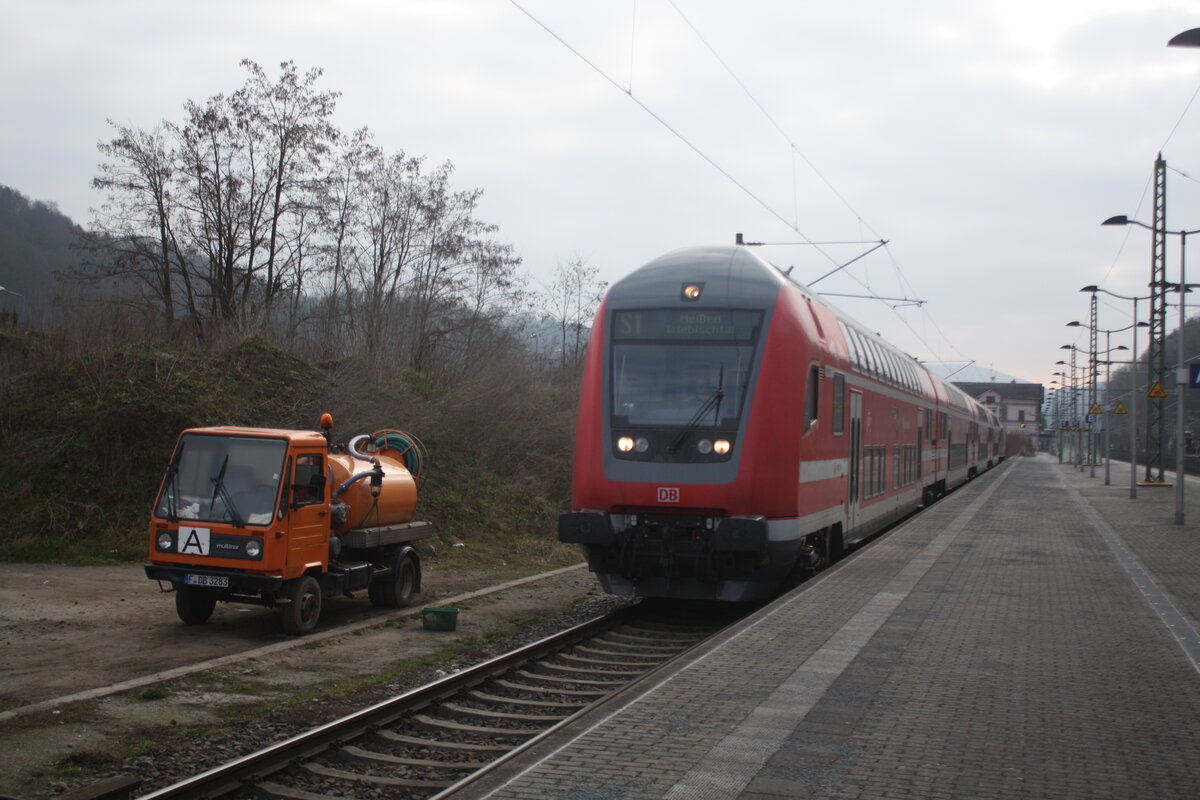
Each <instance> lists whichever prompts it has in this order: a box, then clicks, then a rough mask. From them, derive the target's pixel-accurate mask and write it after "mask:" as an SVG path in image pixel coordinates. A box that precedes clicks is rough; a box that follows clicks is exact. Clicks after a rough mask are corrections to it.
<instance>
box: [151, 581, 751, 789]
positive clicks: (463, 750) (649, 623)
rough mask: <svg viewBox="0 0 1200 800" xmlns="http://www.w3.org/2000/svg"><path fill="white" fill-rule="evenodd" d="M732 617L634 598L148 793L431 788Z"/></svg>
mask: <svg viewBox="0 0 1200 800" xmlns="http://www.w3.org/2000/svg"><path fill="white" fill-rule="evenodd" d="M706 611H711V609H706ZM743 613H744V612H743ZM734 618H735V616H734V615H732V614H731V613H730V610H729V609H722V610H720V611H718V612H716V613H706V614H705V615H704V616H703V617H701V616H699V615H698V614H697V613H696V611H695V607H694V606H691V607H688V608H686V609H684V608H681V607H676V606H672V605H668V604H658V603H649V602H643V603H639V604H637V605H634V606H629V607H626V608H623V609H621V610H619V611H617V612H614V613H613V614H609V615H607V616H605V617H601V618H599V619H596V620H593V621H591V622H588V623H585V624H582V625H579V626H576V627H574V628H571V629H569V630H567V631H563V632H562V633H559V634H557V635H555V636H552V637H548V638H546V639H543V640H541V641H539V642H535V643H533V644H531V645H527V646H525V647H523V648H521V649H519V650H516V651H514V652H512V653H508V654H506V655H503V656H500V657H497V658H494V659H492V660H490V661H487V662H484V663H482V664H479V665H477V666H475V667H472V668H469V669H466V670H463V671H462V672H459V673H456V674H454V675H451V676H449V677H447V678H444V679H442V680H440V681H437V682H435V683H432V684H429V685H427V686H424V687H420V688H418V689H414V690H412V691H409V692H406V693H405V694H402V695H399V696H397V697H395V698H393V699H391V700H387V701H385V702H383V703H379V704H377V705H375V706H372V707H370V708H367V709H364V710H362V711H360V712H357V713H355V714H352V715H350V716H347V717H343V718H342V719H340V720H336V721H334V722H331V723H328V724H326V725H323V726H321V727H318V728H316V729H314V730H312V731H309V732H307V733H304V734H301V735H298V736H295V737H292V738H291V739H288V740H286V741H283V742H280V743H278V744H276V745H273V746H271V747H268V748H265V749H263V750H260V751H258V752H256V753H252V754H250V755H247V756H245V757H243V758H240V759H237V760H235V761H233V762H230V763H228V764H225V765H223V766H220V767H217V768H214V769H211V770H208V771H207V772H204V773H202V774H200V775H197V776H194V777H192V778H189V779H186V780H183V781H180V782H178V783H175V784H173V785H171V786H167V787H165V788H162V789H159V790H157V791H155V792H152V793H151V794H148V795H145V797H144V798H142V800H184V799H186V800H198V799H199V798H205V799H206V800H213V799H215V798H230V800H243V799H245V798H260V799H261V798H290V799H291V800H332V798H338V800H348V799H350V798H360V800H372V799H373V798H383V797H386V798H389V800H409V799H410V798H411V799H413V800H417V799H418V798H419V799H421V800H424V799H425V798H432V797H434V796H435V795H439V794H442V793H444V792H446V791H447V790H448V789H450V787H452V786H454V785H455V784H456V783H458V782H460V781H462V780H465V779H467V778H468V777H469V776H470V775H471V774H472V773H474V772H476V771H477V770H479V769H482V768H483V767H486V766H488V765H490V764H492V763H494V762H495V761H497V760H499V759H501V758H504V757H505V756H506V755H508V754H509V753H512V752H513V751H515V750H517V749H519V748H521V747H523V746H524V745H526V744H527V743H528V742H530V741H532V740H533V739H535V738H537V737H538V736H540V735H541V734H543V733H545V732H546V731H548V730H550V729H551V728H553V727H554V726H556V725H558V724H559V723H561V722H562V721H564V720H566V719H568V718H569V717H571V716H573V715H574V714H576V713H578V712H580V711H581V710H582V709H584V708H586V707H587V706H589V705H591V704H592V703H594V702H596V701H597V700H600V699H602V698H604V697H606V696H609V695H611V694H613V693H614V692H616V691H618V690H619V689H621V688H623V687H624V686H627V685H628V684H630V683H631V682H633V681H634V680H637V679H638V678H640V677H641V676H643V675H645V674H646V673H648V672H650V671H651V670H653V669H655V668H657V667H658V666H660V665H662V664H663V663H665V662H666V661H668V660H670V659H671V658H674V657H675V656H677V655H679V654H680V653H682V652H684V651H685V650H687V649H689V648H691V647H693V646H694V645H696V644H697V643H699V642H701V641H703V640H704V639H706V638H708V637H709V636H711V635H712V634H713V633H715V632H716V631H718V630H720V629H721V628H722V627H723V626H724V625H726V624H728V623H729V622H732V621H733V619H734Z"/></svg>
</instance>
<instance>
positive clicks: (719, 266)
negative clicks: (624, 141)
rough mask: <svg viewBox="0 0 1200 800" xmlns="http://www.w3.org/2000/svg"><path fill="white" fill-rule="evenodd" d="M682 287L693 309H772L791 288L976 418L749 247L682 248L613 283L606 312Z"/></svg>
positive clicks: (945, 386)
mask: <svg viewBox="0 0 1200 800" xmlns="http://www.w3.org/2000/svg"><path fill="white" fill-rule="evenodd" d="M685 284H703V290H704V297H702V299H701V300H700V301H699V302H698V303H697V305H698V306H699V307H704V305H706V303H705V302H704V299H706V298H707V297H714V298H720V301H721V302H723V303H725V302H730V301H733V302H745V303H750V304H754V305H758V306H763V307H772V306H773V305H774V303H775V298H776V297H777V296H778V294H779V290H780V289H781V288H782V287H784V286H791V287H792V288H793V289H794V290H798V291H799V292H801V293H802V294H804V295H805V296H806V297H808V298H809V299H811V300H812V302H813V303H815V304H818V305H820V306H821V307H822V308H825V309H827V310H828V311H829V313H831V314H833V315H834V316H835V317H836V318H837V319H838V321H839V322H840V323H841V324H842V325H845V326H846V327H849V328H853V329H855V330H857V331H858V332H859V333H860V334H862V335H863V336H866V337H869V338H870V339H871V340H872V341H873V342H874V343H875V344H876V345H877V346H881V347H884V348H886V349H887V350H889V351H890V352H891V353H893V354H894V355H895V356H897V357H898V358H901V359H904V360H906V361H909V362H911V363H912V365H913V366H914V367H916V368H917V369H918V370H919V371H921V372H923V373H925V375H927V376H928V379H929V381H930V383H931V384H933V385H934V386H937V387H941V388H940V390H939V391H940V393H941V394H943V395H944V396H945V397H946V401H947V402H948V403H949V405H950V406H951V407H953V408H955V409H956V410H958V411H960V412H962V413H967V414H971V415H972V416H973V417H977V418H978V417H979V410H978V409H979V408H981V406H980V404H979V403H977V402H976V401H975V399H974V398H972V397H970V396H969V395H967V394H966V393H965V392H963V391H961V390H960V389H958V388H957V387H955V386H953V385H952V384H950V383H949V382H948V381H944V380H942V379H941V378H939V377H938V376H936V375H934V374H933V373H932V372H930V371H929V370H928V369H926V368H925V367H924V366H923V365H922V364H921V363H920V362H919V361H917V359H915V358H914V357H913V356H911V355H908V354H907V353H905V352H904V351H903V350H901V349H900V348H898V347H896V346H895V345H892V344H890V343H888V342H887V341H886V340H885V339H884V338H883V337H882V336H879V335H878V334H876V333H874V332H872V331H871V330H870V329H869V328H867V327H866V326H865V325H863V324H862V323H860V322H858V321H857V320H856V319H854V318H853V317H851V316H850V315H849V314H847V313H846V312H844V311H842V310H841V309H839V308H837V307H836V306H834V305H831V304H830V303H828V302H826V301H825V300H824V299H822V298H821V297H820V296H819V295H818V294H817V293H816V292H814V291H813V290H811V289H809V288H808V287H807V286H805V285H804V284H803V283H801V282H799V281H798V280H796V279H795V278H793V277H791V275H789V274H788V273H787V272H784V271H783V270H781V269H780V268H779V267H777V266H776V265H775V264H772V263H771V262H770V261H767V260H766V259H765V258H763V257H762V256H760V255H758V253H756V252H754V251H753V250H751V249H750V248H749V247H745V246H739V245H713V246H701V247H682V248H679V249H677V250H672V251H671V252H669V253H666V254H665V255H662V256H659V257H658V258H656V259H654V260H652V261H650V262H648V263H647V264H645V265H644V266H642V267H641V268H639V269H636V270H634V271H633V272H632V273H630V274H629V275H628V276H626V277H625V278H622V279H621V280H619V281H617V282H616V283H614V284H613V285H612V286H611V287H610V288H609V291H608V295H607V300H606V302H607V305H608V307H609V308H610V309H621V308H631V307H640V306H642V305H644V304H645V302H646V298H647V297H654V296H662V295H663V294H664V293H665V294H667V295H670V294H672V293H674V292H678V291H681V290H682V287H683V286H684V285H685Z"/></svg>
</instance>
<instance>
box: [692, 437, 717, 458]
mask: <svg viewBox="0 0 1200 800" xmlns="http://www.w3.org/2000/svg"><path fill="white" fill-rule="evenodd" d="M696 449H697V450H699V451H700V453H701V455H708V454H709V453H711V452H712V449H713V443H712V442H710V441H709V440H708V439H701V440H700V441H699V442H697V443H696Z"/></svg>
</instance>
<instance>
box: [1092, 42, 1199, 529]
mask: <svg viewBox="0 0 1200 800" xmlns="http://www.w3.org/2000/svg"><path fill="white" fill-rule="evenodd" d="M1189 33H1190V31H1189ZM1183 35H1184V34H1180V36H1183ZM1175 38H1176V39H1178V38H1179V37H1178V36H1177V37H1175ZM1172 41H1174V39H1173V40H1172ZM1182 46H1191V45H1182ZM1197 46H1200V45H1197ZM1101 224H1103V225H1137V226H1139V227H1141V228H1146V229H1148V230H1151V231H1153V230H1154V228H1152V227H1150V226H1149V225H1147V224H1146V223H1144V222H1138V221H1137V220H1136V219H1129V217H1126V216H1124V215H1121V216H1117V217H1109V218H1108V219H1106V220H1104V222H1103V223H1101ZM1161 233H1164V234H1168V235H1170V236H1178V237H1179V283H1177V284H1174V285H1173V287H1174V289H1175V290H1176V291H1178V292H1179V342H1178V344H1179V361H1178V363H1177V364H1176V368H1175V387H1176V388H1175V391H1176V394H1177V396H1176V398H1175V524H1176V525H1182V524H1183V519H1184V514H1183V427H1184V421H1183V406H1184V403H1183V393H1184V390H1185V389H1186V388H1187V385H1188V373H1187V367H1185V366H1184V363H1183V359H1184V356H1183V331H1184V323H1185V322H1186V320H1187V312H1186V306H1187V292H1188V290H1189V289H1191V288H1192V286H1200V284H1191V285H1189V284H1188V282H1187V237H1188V236H1190V235H1192V234H1193V233H1200V228H1196V229H1195V230H1190V231H1182V230H1180V231H1168V230H1163V231H1161ZM1168 286H1172V284H1167V286H1164V287H1163V288H1164V289H1166V288H1167V287H1168Z"/></svg>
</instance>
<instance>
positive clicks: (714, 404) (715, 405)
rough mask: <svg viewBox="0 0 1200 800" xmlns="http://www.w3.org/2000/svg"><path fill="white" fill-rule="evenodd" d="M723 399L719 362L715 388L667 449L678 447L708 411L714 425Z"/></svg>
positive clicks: (723, 382)
mask: <svg viewBox="0 0 1200 800" xmlns="http://www.w3.org/2000/svg"><path fill="white" fill-rule="evenodd" d="M724 399H725V365H724V364H721V376H720V379H719V380H718V382H717V388H716V389H714V390H713V393H712V394H710V395H709V396H708V397H707V398H706V399H705V401H704V403H703V404H702V405H701V406H700V407H699V408H698V409H696V413H695V414H692V418H691V419H689V420H688V421H687V424H686V425H684V426H683V430H681V431H680V432H679V435H678V436H676V437H675V441H673V442H671V446H670V447H668V448H667V450H669V451H671V452H672V453H673V452H675V451H676V450H678V449H679V445H681V444H683V440H684V439H685V438H687V435H688V434H689V433H691V432H692V431H694V430H696V428H698V427H700V423H701V421H702V420H703V419H704V418H705V417H706V416H708V412H709V411H712V412H713V424H714V425H716V424H717V422H719V421H720V418H721V401H722V400H724Z"/></svg>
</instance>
